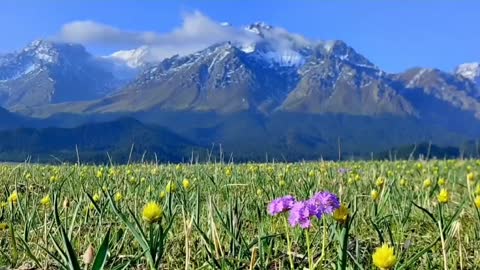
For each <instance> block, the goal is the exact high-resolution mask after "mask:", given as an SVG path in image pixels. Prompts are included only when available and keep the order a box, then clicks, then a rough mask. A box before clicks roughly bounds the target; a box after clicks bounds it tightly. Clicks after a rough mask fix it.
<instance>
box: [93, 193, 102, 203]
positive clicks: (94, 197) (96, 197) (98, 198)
mask: <svg viewBox="0 0 480 270" xmlns="http://www.w3.org/2000/svg"><path fill="white" fill-rule="evenodd" d="M100 200H101V197H100V194H98V193H95V194H94V195H93V201H94V202H99V201H100Z"/></svg>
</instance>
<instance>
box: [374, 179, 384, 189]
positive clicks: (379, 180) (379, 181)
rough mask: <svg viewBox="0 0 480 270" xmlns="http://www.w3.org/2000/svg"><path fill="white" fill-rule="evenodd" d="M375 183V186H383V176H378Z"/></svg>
mask: <svg viewBox="0 0 480 270" xmlns="http://www.w3.org/2000/svg"><path fill="white" fill-rule="evenodd" d="M375 184H376V185H377V187H383V185H384V184H385V178H383V177H378V178H377V182H376V183H375Z"/></svg>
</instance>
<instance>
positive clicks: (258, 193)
mask: <svg viewBox="0 0 480 270" xmlns="http://www.w3.org/2000/svg"><path fill="white" fill-rule="evenodd" d="M262 194H263V191H262V190H261V189H257V196H258V197H262Z"/></svg>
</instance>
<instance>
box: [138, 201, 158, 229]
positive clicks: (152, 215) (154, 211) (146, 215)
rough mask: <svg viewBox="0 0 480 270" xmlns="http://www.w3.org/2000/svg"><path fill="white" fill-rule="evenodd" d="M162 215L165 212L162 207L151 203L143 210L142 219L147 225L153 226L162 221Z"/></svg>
mask: <svg viewBox="0 0 480 270" xmlns="http://www.w3.org/2000/svg"><path fill="white" fill-rule="evenodd" d="M162 213H163V210H162V207H161V206H160V205H158V204H157V203H156V202H149V203H147V204H146V205H145V207H144V208H143V212H142V218H143V220H144V221H145V222H146V223H148V224H152V223H156V222H158V221H160V218H161V217H162Z"/></svg>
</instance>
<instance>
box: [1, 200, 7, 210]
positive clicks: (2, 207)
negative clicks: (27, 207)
mask: <svg viewBox="0 0 480 270" xmlns="http://www.w3.org/2000/svg"><path fill="white" fill-rule="evenodd" d="M7 206H8V203H7V202H1V203H0V209H4V208H7Z"/></svg>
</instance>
